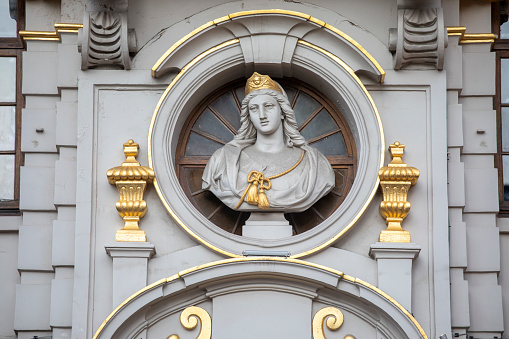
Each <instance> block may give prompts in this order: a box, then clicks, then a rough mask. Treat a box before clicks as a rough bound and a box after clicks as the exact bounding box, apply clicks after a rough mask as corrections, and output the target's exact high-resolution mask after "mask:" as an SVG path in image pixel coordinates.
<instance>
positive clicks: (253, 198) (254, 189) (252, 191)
mask: <svg viewBox="0 0 509 339" xmlns="http://www.w3.org/2000/svg"><path fill="white" fill-rule="evenodd" d="M246 201H247V203H248V204H251V205H258V181H255V182H254V183H252V184H251V187H249V190H248V191H247V197H246Z"/></svg>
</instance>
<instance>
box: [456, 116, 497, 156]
mask: <svg viewBox="0 0 509 339" xmlns="http://www.w3.org/2000/svg"><path fill="white" fill-rule="evenodd" d="M496 127H497V120H496V112H495V111H493V110H489V111H465V110H464V111H463V133H464V135H463V140H464V146H463V154H468V153H497V130H496Z"/></svg>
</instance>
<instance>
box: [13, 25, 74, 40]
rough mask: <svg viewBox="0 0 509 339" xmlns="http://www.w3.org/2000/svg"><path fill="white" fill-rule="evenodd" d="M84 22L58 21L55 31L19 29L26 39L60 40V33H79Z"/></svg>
mask: <svg viewBox="0 0 509 339" xmlns="http://www.w3.org/2000/svg"><path fill="white" fill-rule="evenodd" d="M82 27H83V25H82V24H65V23H56V24H55V31H54V32H48V31H19V36H20V37H21V38H22V39H23V40H24V41H27V40H39V41H60V33H78V29H80V28H82Z"/></svg>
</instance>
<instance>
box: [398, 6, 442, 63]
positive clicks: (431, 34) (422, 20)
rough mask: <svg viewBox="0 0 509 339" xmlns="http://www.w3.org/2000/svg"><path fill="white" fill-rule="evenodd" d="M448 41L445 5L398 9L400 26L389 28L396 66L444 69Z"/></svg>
mask: <svg viewBox="0 0 509 339" xmlns="http://www.w3.org/2000/svg"><path fill="white" fill-rule="evenodd" d="M447 41H448V40H447V30H446V29H445V26H444V15H443V11H442V8H403V9H398V28H391V29H390V30H389V50H390V51H391V52H392V53H393V54H394V69H396V70H398V69H401V68H403V67H405V66H408V65H431V66H434V67H435V68H436V69H438V70H441V69H443V66H444V55H445V48H446V47H447Z"/></svg>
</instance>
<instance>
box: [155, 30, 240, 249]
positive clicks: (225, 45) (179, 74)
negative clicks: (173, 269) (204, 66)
mask: <svg viewBox="0 0 509 339" xmlns="http://www.w3.org/2000/svg"><path fill="white" fill-rule="evenodd" d="M237 43H239V39H232V40H228V41H226V42H223V43H222V44H219V45H217V46H215V47H212V48H210V49H208V50H206V51H205V52H203V53H201V54H200V55H198V56H197V57H195V58H194V59H193V60H191V61H190V62H189V63H188V64H187V65H185V66H184V67H183V68H182V69H181V70H180V72H179V73H178V74H177V75H176V76H175V78H174V79H173V80H172V81H171V83H170V84H169V85H168V87H167V88H166V90H165V91H164V93H163V95H162V96H161V98H160V99H159V102H158V103H157V106H156V108H155V110H154V114H153V115H152V121H151V122H150V127H149V131H148V165H149V166H150V168H152V169H153V168H154V165H153V163H152V131H153V130H154V125H155V122H156V117H157V114H158V112H159V109H160V108H161V105H162V104H163V102H164V100H165V98H166V96H167V95H168V93H169V92H170V90H171V89H172V88H173V86H174V85H175V84H176V83H177V81H178V80H179V79H180V78H181V77H182V75H183V74H184V73H185V72H187V70H188V69H189V68H191V67H192V66H193V65H195V64H196V63H197V62H198V61H200V60H201V59H203V58H204V57H206V56H207V55H209V54H211V53H214V52H215V51H218V50H220V49H222V48H225V47H227V46H230V45H233V44H237ZM154 187H155V189H156V192H157V195H158V196H159V199H161V201H162V203H163V205H164V207H165V208H166V210H167V211H168V212H169V213H170V215H171V216H172V217H173V219H174V220H175V221H176V222H177V223H178V224H179V225H180V227H182V228H183V229H184V230H185V231H186V232H187V233H188V234H189V235H191V236H192V237H193V238H194V239H196V240H197V241H199V242H201V243H202V244H204V245H205V246H207V247H208V248H210V249H212V250H214V251H216V252H218V253H221V254H224V255H226V256H228V257H234V258H235V257H241V256H240V255H238V254H234V253H230V252H228V251H224V250H222V249H220V248H219V247H217V246H214V245H212V244H210V243H209V242H207V241H205V240H203V239H202V238H201V237H199V236H198V235H197V234H196V233H194V232H193V231H192V230H191V229H190V228H189V227H187V226H186V224H184V222H183V221H182V220H180V218H179V217H178V216H177V214H175V212H174V211H173V209H172V208H171V207H170V205H169V204H168V202H167V201H166V199H165V198H164V196H163V192H162V191H161V188H160V187H159V184H158V183H157V178H154Z"/></svg>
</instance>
